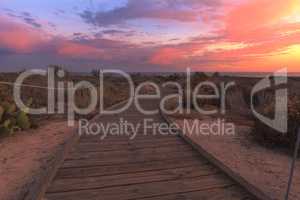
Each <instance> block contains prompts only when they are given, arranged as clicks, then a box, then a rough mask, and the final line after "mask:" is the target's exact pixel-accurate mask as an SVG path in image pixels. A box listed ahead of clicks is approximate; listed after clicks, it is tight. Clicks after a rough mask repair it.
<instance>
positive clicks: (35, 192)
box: [18, 100, 128, 200]
mask: <svg viewBox="0 0 300 200" xmlns="http://www.w3.org/2000/svg"><path fill="white" fill-rule="evenodd" d="M127 101H128V100H123V101H121V102H119V103H116V104H114V105H112V106H110V107H108V108H107V109H108V110H112V109H114V108H116V107H118V106H120V105H122V104H124V103H126V102H127ZM100 116H101V114H96V115H95V116H94V117H93V118H92V119H91V120H90V121H95V120H97V119H98V118H99V117H100ZM77 130H78V128H74V129H73V130H72V134H71V136H70V137H69V138H68V139H67V140H66V141H65V143H64V144H63V145H61V146H59V147H58V148H57V149H56V150H55V152H54V153H53V154H52V155H51V158H49V160H50V161H49V162H48V163H46V166H45V165H42V166H41V168H40V169H41V170H40V171H38V172H37V173H36V175H35V176H34V177H33V178H32V180H31V181H30V183H28V184H26V185H25V186H23V188H22V191H20V193H19V194H20V195H18V196H19V199H23V200H33V199H35V200H43V197H44V195H45V193H46V190H47V188H48V186H49V185H50V183H51V182H52V180H53V179H54V177H55V174H56V172H57V170H58V168H59V167H60V166H61V165H62V163H63V161H64V160H65V158H66V156H67V155H68V153H69V152H70V150H71V149H72V148H73V146H74V145H76V144H77V142H78V141H79V139H80V136H79V134H77Z"/></svg>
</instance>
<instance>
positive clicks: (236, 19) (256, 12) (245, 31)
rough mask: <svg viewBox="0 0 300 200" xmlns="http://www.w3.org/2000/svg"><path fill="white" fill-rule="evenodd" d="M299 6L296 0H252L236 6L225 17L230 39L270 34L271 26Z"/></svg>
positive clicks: (261, 36)
mask: <svg viewBox="0 0 300 200" xmlns="http://www.w3.org/2000/svg"><path fill="white" fill-rule="evenodd" d="M298 8H299V1H298V0H276V1H273V0H254V1H249V2H247V3H245V4H243V5H240V6H237V7H236V8H234V9H233V10H232V11H230V12H229V14H228V15H227V16H226V17H225V24H226V31H227V34H228V37H229V38H230V39H232V40H247V41H255V40H259V39H267V38H268V37H270V35H272V32H271V30H272V27H273V26H277V25H278V24H280V21H281V20H282V19H283V18H284V17H286V16H288V15H290V14H292V13H294V12H295V10H297V9H298Z"/></svg>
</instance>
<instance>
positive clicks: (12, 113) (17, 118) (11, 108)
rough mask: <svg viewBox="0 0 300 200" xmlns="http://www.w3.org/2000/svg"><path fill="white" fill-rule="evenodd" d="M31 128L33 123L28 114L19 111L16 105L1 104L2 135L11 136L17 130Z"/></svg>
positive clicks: (0, 128) (0, 126) (0, 131)
mask: <svg viewBox="0 0 300 200" xmlns="http://www.w3.org/2000/svg"><path fill="white" fill-rule="evenodd" d="M28 102H29V103H30V102H32V100H29V101H28ZM28 106H29V105H28ZM29 128H31V123H30V118H29V116H28V115H27V113H26V112H24V111H21V110H18V109H17V107H16V105H15V104H14V103H9V102H1V103H0V135H11V134H13V133H14V132H15V131H17V130H27V129H29Z"/></svg>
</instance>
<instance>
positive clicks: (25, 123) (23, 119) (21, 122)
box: [17, 111, 31, 130]
mask: <svg viewBox="0 0 300 200" xmlns="http://www.w3.org/2000/svg"><path fill="white" fill-rule="evenodd" d="M17 126H18V127H19V128H21V129H22V130H27V129H29V128H30V127H31V123H30V120H29V117H28V116H27V114H26V113H25V112H23V111H20V112H19V114H18V116H17Z"/></svg>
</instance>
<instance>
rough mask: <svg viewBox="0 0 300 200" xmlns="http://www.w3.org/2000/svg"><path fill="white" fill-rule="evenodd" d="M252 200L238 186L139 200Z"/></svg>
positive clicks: (141, 199)
mask: <svg viewBox="0 0 300 200" xmlns="http://www.w3.org/2000/svg"><path fill="white" fill-rule="evenodd" d="M192 199H195V200H251V199H252V200H253V197H252V196H251V195H250V194H249V193H247V192H245V190H243V189H241V188H240V187H238V186H235V185H233V186H229V187H224V188H215V189H211V190H204V191H202V190H200V191H193V192H187V193H175V194H170V195H160V196H155V197H147V198H140V200H192Z"/></svg>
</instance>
